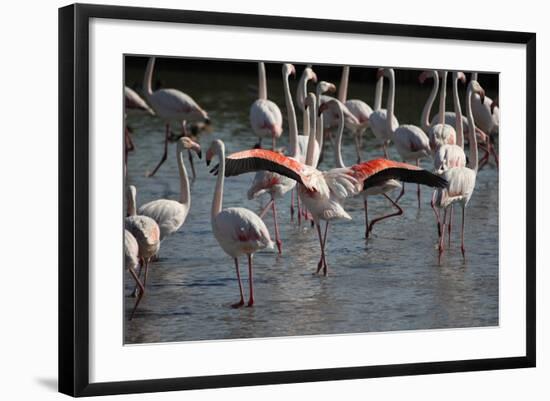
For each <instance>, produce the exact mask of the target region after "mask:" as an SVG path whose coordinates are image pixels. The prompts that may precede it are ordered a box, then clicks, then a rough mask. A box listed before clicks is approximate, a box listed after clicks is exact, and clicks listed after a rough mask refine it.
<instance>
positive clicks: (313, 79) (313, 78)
mask: <svg viewBox="0 0 550 401" xmlns="http://www.w3.org/2000/svg"><path fill="white" fill-rule="evenodd" d="M311 80H312V81H313V82H314V83H317V74H315V72H313V70H312V71H311Z"/></svg>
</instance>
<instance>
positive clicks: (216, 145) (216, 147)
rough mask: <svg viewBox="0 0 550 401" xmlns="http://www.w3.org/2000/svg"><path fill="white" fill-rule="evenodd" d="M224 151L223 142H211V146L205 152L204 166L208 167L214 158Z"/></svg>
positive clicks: (217, 140)
mask: <svg viewBox="0 0 550 401" xmlns="http://www.w3.org/2000/svg"><path fill="white" fill-rule="evenodd" d="M220 150H224V145H223V142H222V141H221V140H219V139H216V140H214V141H212V144H211V145H210V147H209V148H208V150H207V151H206V165H207V166H209V165H210V162H211V161H212V159H213V158H214V156H215V155H216V154H217V153H218V152H219V151H220Z"/></svg>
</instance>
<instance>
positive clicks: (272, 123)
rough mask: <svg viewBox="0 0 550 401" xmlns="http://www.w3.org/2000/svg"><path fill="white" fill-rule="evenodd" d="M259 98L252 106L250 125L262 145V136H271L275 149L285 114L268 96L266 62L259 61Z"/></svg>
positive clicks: (259, 144) (259, 145) (281, 131)
mask: <svg viewBox="0 0 550 401" xmlns="http://www.w3.org/2000/svg"><path fill="white" fill-rule="evenodd" d="M258 80H259V83H258V99H257V100H256V101H255V102H254V103H252V106H250V125H251V126H252V130H253V131H254V133H255V134H256V135H257V136H258V140H259V141H258V144H257V145H256V146H258V147H261V144H262V138H271V145H272V150H275V142H276V139H277V138H279V137H280V136H281V134H282V133H283V116H282V114H281V110H280V109H279V106H277V105H276V104H275V103H274V102H272V101H271V100H269V99H268V98H267V81H266V76H265V64H264V63H263V62H259V63H258Z"/></svg>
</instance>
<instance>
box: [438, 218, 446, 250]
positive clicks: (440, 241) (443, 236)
mask: <svg viewBox="0 0 550 401" xmlns="http://www.w3.org/2000/svg"><path fill="white" fill-rule="evenodd" d="M446 221H447V209H445V212H444V213H443V224H442V226H441V236H440V237H439V254H440V255H441V254H442V253H443V249H444V245H443V244H444V243H445V223H446Z"/></svg>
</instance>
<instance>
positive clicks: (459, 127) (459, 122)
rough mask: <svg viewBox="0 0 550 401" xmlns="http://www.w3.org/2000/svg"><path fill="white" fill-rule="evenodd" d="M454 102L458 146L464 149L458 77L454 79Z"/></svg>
mask: <svg viewBox="0 0 550 401" xmlns="http://www.w3.org/2000/svg"><path fill="white" fill-rule="evenodd" d="M453 102H454V106H455V120H456V144H457V146H460V147H461V148H462V149H464V127H463V125H462V108H461V106H460V98H459V97H458V76H455V77H454V79H453Z"/></svg>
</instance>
